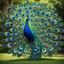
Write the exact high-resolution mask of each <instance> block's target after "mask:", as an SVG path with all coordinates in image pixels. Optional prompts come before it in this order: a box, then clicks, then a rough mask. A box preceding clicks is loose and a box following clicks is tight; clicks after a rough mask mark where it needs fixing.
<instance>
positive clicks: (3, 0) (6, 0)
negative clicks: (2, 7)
mask: <svg viewBox="0 0 64 64" xmlns="http://www.w3.org/2000/svg"><path fill="white" fill-rule="evenodd" d="M8 1H9V0H0V4H1V3H2V4H8Z"/></svg>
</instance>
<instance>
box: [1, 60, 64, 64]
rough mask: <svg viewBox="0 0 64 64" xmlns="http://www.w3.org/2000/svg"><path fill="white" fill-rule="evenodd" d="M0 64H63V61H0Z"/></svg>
mask: <svg viewBox="0 0 64 64" xmlns="http://www.w3.org/2000/svg"><path fill="white" fill-rule="evenodd" d="M0 64H64V60H36V61H30V60H29V61H28V60H14V61H0Z"/></svg>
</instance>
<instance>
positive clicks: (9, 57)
mask: <svg viewBox="0 0 64 64" xmlns="http://www.w3.org/2000/svg"><path fill="white" fill-rule="evenodd" d="M28 58H29V54H27V55H26V56H21V57H17V56H12V54H7V53H0V60H17V59H18V60H19V59H28ZM41 58H42V59H58V60H64V55H62V54H58V55H53V56H52V57H48V56H46V57H44V56H43V55H42V57H41Z"/></svg>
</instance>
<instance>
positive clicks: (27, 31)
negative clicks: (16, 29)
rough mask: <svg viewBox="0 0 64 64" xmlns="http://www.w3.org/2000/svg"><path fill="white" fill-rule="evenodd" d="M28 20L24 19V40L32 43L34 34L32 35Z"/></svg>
mask: <svg viewBox="0 0 64 64" xmlns="http://www.w3.org/2000/svg"><path fill="white" fill-rule="evenodd" d="M28 21H29V19H28V18H27V19H26V24H25V27H24V35H25V36H26V38H27V39H28V41H34V34H33V33H32V31H31V29H30V27H29V24H28Z"/></svg>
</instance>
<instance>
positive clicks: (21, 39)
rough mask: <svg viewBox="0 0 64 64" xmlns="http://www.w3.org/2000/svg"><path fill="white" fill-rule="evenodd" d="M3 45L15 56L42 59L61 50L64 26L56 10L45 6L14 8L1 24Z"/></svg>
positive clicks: (0, 38)
mask: <svg viewBox="0 0 64 64" xmlns="http://www.w3.org/2000/svg"><path fill="white" fill-rule="evenodd" d="M0 27H1V28H2V31H0V43H1V44H2V47H3V48H4V49H5V50H6V49H7V50H8V53H11V54H12V55H13V56H18V57H20V56H26V55H27V54H30V59H31V60H34V59H41V56H42V55H44V56H52V55H53V54H56V53H57V52H58V51H60V50H61V46H62V45H63V44H64V43H63V36H62V34H63V33H64V29H63V27H64V24H63V22H62V19H61V17H59V16H58V14H57V13H56V9H55V8H52V9H51V8H49V7H48V6H47V4H45V3H43V4H40V3H34V2H33V3H29V2H26V3H25V4H19V5H13V6H12V7H10V8H8V13H5V15H4V17H3V20H2V22H1V24H0Z"/></svg>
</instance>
